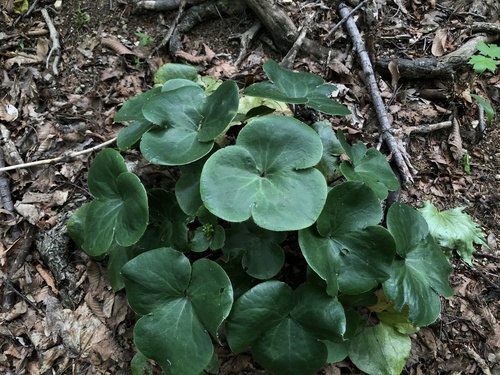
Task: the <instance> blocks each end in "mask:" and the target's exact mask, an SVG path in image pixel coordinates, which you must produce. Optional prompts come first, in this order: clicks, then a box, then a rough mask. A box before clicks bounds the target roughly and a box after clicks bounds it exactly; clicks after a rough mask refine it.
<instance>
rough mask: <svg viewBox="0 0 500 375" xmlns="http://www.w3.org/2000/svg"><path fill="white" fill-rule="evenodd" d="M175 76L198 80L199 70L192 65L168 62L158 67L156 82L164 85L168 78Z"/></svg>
mask: <svg viewBox="0 0 500 375" xmlns="http://www.w3.org/2000/svg"><path fill="white" fill-rule="evenodd" d="M175 78H183V79H187V80H190V81H196V80H197V79H198V72H197V71H196V68H195V67H193V66H191V65H186V64H175V63H168V64H164V65H162V66H160V68H158V70H157V71H156V73H155V76H154V83H155V84H159V85H163V84H164V83H165V82H167V81H168V80H171V79H175Z"/></svg>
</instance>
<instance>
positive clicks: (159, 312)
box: [122, 248, 233, 375]
mask: <svg viewBox="0 0 500 375" xmlns="http://www.w3.org/2000/svg"><path fill="white" fill-rule="evenodd" d="M122 273H123V276H124V277H125V286H126V289H127V297H128V300H129V303H130V306H131V307H132V309H133V310H134V311H135V312H136V313H137V314H139V315H142V317H141V318H140V319H139V320H138V321H137V323H136V326H135V329H134V338H135V342H136V345H137V347H138V349H139V350H140V351H141V352H142V353H143V354H144V355H145V356H146V357H148V358H151V359H154V360H155V361H156V362H157V363H158V364H159V365H160V366H161V367H162V368H163V370H164V371H165V373H167V374H174V375H175V374H182V375H199V374H200V372H201V371H202V370H203V369H204V368H205V367H206V366H207V365H208V364H209V363H210V361H211V359H212V355H213V350H214V349H213V344H212V341H211V339H210V336H209V334H208V333H207V331H208V332H209V333H210V334H211V335H212V337H214V338H215V339H217V340H218V338H217V330H218V328H219V326H220V325H221V323H222V321H223V320H224V319H225V318H226V317H227V315H228V314H229V311H230V310H231V306H232V298H233V292H232V287H231V282H230V281H229V278H228V277H227V275H226V273H225V272H224V270H223V269H222V268H221V267H220V266H219V265H218V264H217V263H215V262H212V261H210V260H207V259H200V260H198V261H196V262H195V263H194V264H193V266H192V267H191V265H190V264H189V260H188V259H187V258H186V257H185V256H184V255H183V254H182V253H180V252H178V251H176V250H173V249H170V248H161V249H156V250H151V251H148V252H146V253H143V254H140V255H139V256H137V257H135V258H134V259H132V260H131V261H129V262H128V263H127V264H126V265H125V266H124V267H123V268H122Z"/></svg>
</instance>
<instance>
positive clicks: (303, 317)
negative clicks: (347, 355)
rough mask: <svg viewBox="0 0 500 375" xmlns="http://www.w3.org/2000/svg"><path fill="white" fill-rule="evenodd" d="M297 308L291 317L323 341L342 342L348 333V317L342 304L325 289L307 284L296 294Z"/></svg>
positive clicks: (295, 307) (298, 289)
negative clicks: (346, 332)
mask: <svg viewBox="0 0 500 375" xmlns="http://www.w3.org/2000/svg"><path fill="white" fill-rule="evenodd" d="M294 295H295V306H294V308H293V310H292V312H291V313H290V316H291V317H292V318H293V319H295V320H296V321H297V322H298V323H300V325H302V327H303V328H305V329H306V330H308V331H309V332H310V333H312V334H313V336H314V337H315V338H319V339H321V340H341V339H343V336H344V333H345V331H346V324H347V323H346V316H345V312H344V308H343V307H342V305H341V304H340V302H339V301H338V300H337V299H336V298H333V297H331V296H329V295H328V294H327V293H326V292H325V290H324V289H323V288H320V287H318V286H317V285H314V284H310V283H306V284H302V285H300V286H299V287H298V288H297V289H296V290H295V292H294Z"/></svg>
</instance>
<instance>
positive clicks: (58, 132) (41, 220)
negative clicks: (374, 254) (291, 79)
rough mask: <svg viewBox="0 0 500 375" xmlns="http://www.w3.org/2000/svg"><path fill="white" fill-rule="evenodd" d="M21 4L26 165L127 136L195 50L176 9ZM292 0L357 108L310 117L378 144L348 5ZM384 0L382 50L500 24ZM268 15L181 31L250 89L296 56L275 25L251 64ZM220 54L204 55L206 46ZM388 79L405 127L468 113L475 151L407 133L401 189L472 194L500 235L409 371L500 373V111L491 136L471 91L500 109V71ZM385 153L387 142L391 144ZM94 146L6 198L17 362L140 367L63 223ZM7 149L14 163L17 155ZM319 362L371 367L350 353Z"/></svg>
mask: <svg viewBox="0 0 500 375" xmlns="http://www.w3.org/2000/svg"><path fill="white" fill-rule="evenodd" d="M11 3H12V2H10V1H6V2H4V3H3V4H2V5H1V6H0V81H1V84H0V124H1V125H3V126H4V127H5V128H6V129H7V130H8V131H9V132H10V135H9V136H6V135H4V134H2V147H4V153H5V144H6V140H7V139H9V140H10V141H11V144H12V143H13V144H14V145H15V148H16V149H17V150H18V151H19V156H20V157H21V158H22V161H24V162H30V161H37V160H45V159H50V158H56V157H61V156H66V155H68V154H70V153H71V152H75V151H80V150H83V149H88V148H91V147H94V146H97V145H99V144H102V143H103V142H105V141H107V140H110V139H112V138H113V137H115V136H116V135H117V133H118V132H119V130H120V128H121V125H120V124H115V123H114V122H113V117H114V115H115V114H116V112H117V110H118V108H119V107H120V105H121V104H122V103H123V102H124V101H126V100H127V99H129V98H130V97H132V96H134V95H136V94H138V93H141V92H143V91H145V90H147V89H148V88H149V87H151V84H152V76H153V74H154V72H155V71H156V69H157V68H158V67H159V66H161V65H162V64H164V63H166V62H169V61H179V62H185V61H186V60H185V59H182V58H180V57H176V56H172V55H171V54H170V53H169V51H168V49H167V48H166V47H161V46H160V42H161V41H162V39H163V38H164V36H165V35H166V34H167V32H168V31H169V28H170V27H171V25H172V23H173V21H174V19H175V17H176V16H177V10H173V11H170V12H134V9H133V4H132V2H131V1H130V0H114V1H109V0H106V1H105V0H95V1H78V0H63V2H62V6H61V7H60V8H57V9H54V2H53V1H38V3H37V2H30V5H33V4H35V3H37V4H35V7H34V10H33V11H32V12H31V13H30V14H29V15H28V16H24V17H20V16H19V15H17V14H15V13H14V12H13V11H12V9H11V8H10V5H12V4H11ZM278 3H280V5H281V6H282V7H283V8H285V9H286V11H287V13H288V14H289V16H290V17H291V19H292V20H293V21H294V23H295V24H296V25H297V26H301V25H302V24H303V23H304V22H306V20H307V19H308V17H311V18H312V20H313V21H312V22H310V23H308V27H309V30H308V34H307V36H308V37H309V38H310V39H313V40H316V41H318V42H319V43H321V44H322V45H324V46H327V47H328V48H330V49H331V52H332V53H331V58H330V59H329V60H328V61H321V60H318V59H317V58H315V57H312V56H307V55H302V54H300V53H299V55H298V56H297V58H296V59H295V61H294V68H295V69H297V70H302V71H311V72H313V73H316V74H319V75H321V76H322V77H324V78H325V79H326V80H327V81H329V82H332V83H335V84H338V85H339V86H342V87H345V88H346V92H345V94H343V96H342V97H340V98H339V99H338V100H339V101H341V102H342V103H344V104H345V105H347V106H349V108H350V109H351V111H352V112H353V116H349V117H347V118H330V117H325V116H321V115H319V114H317V113H306V114H302V117H303V119H304V121H307V120H308V119H309V120H317V119H319V118H321V119H325V120H328V121H330V122H331V123H332V126H333V127H334V128H336V129H338V128H340V129H342V130H343V131H344V132H345V133H346V134H349V137H350V139H351V140H352V141H356V140H362V141H363V142H365V143H367V144H368V145H369V146H378V145H379V132H378V130H377V125H376V118H375V115H374V113H373V111H372V109H371V104H370V99H369V96H368V95H367V92H366V90H365V83H364V79H363V76H362V71H361V69H360V65H359V63H358V61H357V59H356V58H355V54H354V52H353V51H352V43H351V41H350V40H349V38H348V37H347V35H346V33H345V32H344V31H343V28H342V27H341V28H339V29H338V30H337V31H336V32H335V33H333V34H332V36H331V37H330V38H327V35H328V33H329V31H330V30H331V28H332V27H333V26H334V25H335V24H336V23H337V22H338V21H339V16H338V14H337V12H336V6H335V4H333V2H330V1H324V2H323V1H320V0H311V1H310V2H301V1H291V0H290V1H278ZM369 3H371V2H369ZM378 3H379V8H378V18H377V21H374V20H370V19H369V17H368V18H367V14H368V15H369V13H368V12H364V13H362V15H361V18H360V20H359V24H360V26H361V28H362V30H365V31H366V32H365V37H366V40H367V44H368V47H369V52H370V53H371V54H372V55H373V56H374V57H375V58H381V57H393V58H418V57H432V56H439V54H446V53H449V52H452V51H454V50H456V49H458V48H460V47H461V46H462V45H463V44H464V43H465V42H466V41H467V39H468V38H470V37H471V34H472V32H471V31H470V28H468V25H470V24H471V23H472V22H474V21H483V22H491V23H495V22H496V25H497V26H498V24H499V23H498V14H499V13H498V9H496V10H495V9H490V11H488V6H492V7H495V4H493V5H491V4H490V3H491V2H487V1H484V4H482V3H481V2H478V1H475V2H460V1H456V2H454V1H443V2H436V1H411V2H410V1H389V0H382V1H379V2H378ZM493 3H494V2H493ZM488 4H490V5H488ZM110 5H112V7H111V6H110ZM480 5H481V6H483V8H480ZM474 7H475V8H474ZM43 8H46V9H48V14H49V16H50V17H51V19H52V21H53V24H54V26H55V28H56V30H57V34H58V36H59V38H60V43H61V51H60V56H61V59H60V62H59V64H58V71H57V74H55V72H54V71H53V68H52V63H53V61H54V57H55V54H56V53H57V52H54V53H53V54H52V56H50V60H49V64H48V65H46V58H47V57H48V56H49V51H50V48H51V45H52V41H51V38H50V36H49V34H48V32H47V31H48V28H47V25H46V22H45V21H44V18H43V17H42V14H41V12H40V9H43ZM484 8H485V9H484ZM480 12H483V13H482V14H483V15H482V16H481V13H480ZM363 17H364V18H363ZM254 20H255V16H254V15H253V14H252V13H251V11H250V10H244V11H242V12H241V13H239V14H238V15H234V16H232V17H229V16H225V15H221V16H220V17H219V18H216V19H211V20H202V22H200V23H199V24H198V25H197V26H195V27H194V28H193V29H192V30H190V31H189V32H187V33H185V35H183V37H182V40H181V41H182V47H183V49H182V50H183V51H184V52H185V53H186V54H187V55H184V57H185V58H187V60H190V61H191V62H192V63H195V65H197V67H198V68H199V71H200V73H201V74H210V75H214V76H216V77H218V78H222V79H225V78H232V79H235V80H236V81H237V82H238V84H239V85H240V87H243V86H244V85H245V84H246V83H248V82H252V81H254V80H259V79H262V78H264V75H263V73H262V70H261V66H262V64H263V62H265V60H266V59H268V58H273V59H276V60H280V59H281V58H283V55H282V53H280V52H278V50H277V49H276V48H275V46H273V44H272V41H271V39H272V38H271V36H270V35H268V34H267V33H266V32H265V31H261V32H260V34H259V36H258V37H257V38H256V39H255V40H254V41H253V42H252V43H251V44H250V45H249V50H248V52H247V54H245V56H244V58H243V60H242V62H241V64H239V65H236V64H235V61H236V59H237V58H238V55H239V53H240V49H241V46H240V40H239V39H238V38H237V37H238V35H240V34H241V33H243V32H245V31H246V30H247V29H248V28H250V26H251V25H252V23H253V22H254ZM372 22H376V25H375V26H373V24H372ZM138 32H139V33H143V34H144V35H145V36H147V37H151V38H153V40H152V41H148V43H147V45H145V46H140V45H139V44H140V41H141V40H142V39H143V37H141V36H137V35H136V33H138ZM233 37H234V38H233ZM110 40H112V41H113V42H112V43H111V44H110V43H109V41H110ZM212 52H213V53H212ZM207 54H208V55H209V57H208V58H206V59H202V60H204V61H202V62H201V63H196V59H195V57H196V56H197V57H200V56H205V55H207ZM211 55H213V56H211ZM210 56H211V57H210ZM377 79H378V83H379V87H380V90H381V93H382V96H383V97H384V100H385V101H386V107H387V109H388V112H389V114H390V118H391V120H392V123H393V127H394V128H395V130H396V132H397V131H399V130H400V131H404V130H405V129H407V128H408V127H411V126H421V125H429V124H434V123H439V122H443V121H448V120H449V118H450V116H451V115H454V118H455V119H456V120H457V121H458V123H459V128H458V132H457V131H455V133H454V134H455V140H456V137H457V135H458V137H459V139H460V140H461V147H462V153H463V152H465V151H466V152H467V153H468V154H469V156H470V172H469V173H468V172H466V171H465V169H464V163H463V158H462V154H460V155H459V156H458V157H457V154H456V147H457V144H456V142H453V141H450V138H449V137H450V134H451V133H452V129H451V128H446V129H442V130H439V131H434V132H430V133H428V134H414V133H412V134H411V135H410V136H407V137H405V142H406V144H407V150H408V153H409V155H410V157H411V162H412V164H413V166H414V167H415V169H416V171H417V173H416V174H415V175H414V183H412V184H408V185H405V186H404V187H403V189H402V192H401V200H402V201H404V202H407V203H409V204H411V205H413V206H415V207H417V206H419V205H420V204H421V203H422V202H425V201H430V202H432V203H434V204H435V205H436V206H438V207H439V208H440V209H448V208H452V207H457V206H465V207H466V209H465V211H466V212H467V213H468V214H470V215H471V216H472V218H473V219H474V220H475V221H476V222H477V223H479V224H480V226H481V228H482V230H483V233H484V235H485V238H486V239H487V242H488V244H489V246H490V247H489V248H486V247H479V246H478V247H477V253H476V254H475V257H474V260H473V263H474V267H473V268H472V267H469V266H468V265H466V264H465V263H464V262H463V261H461V260H460V259H459V258H458V257H456V258H454V259H453V266H454V272H453V275H452V278H451V284H452V286H453V287H454V289H455V296H453V297H451V298H447V299H443V300H442V314H441V317H440V318H439V319H438V321H437V322H435V323H434V324H432V325H431V326H429V327H425V328H422V329H421V330H420V331H419V332H418V333H417V334H415V335H414V337H413V340H412V343H413V346H412V352H411V356H410V358H409V360H408V363H407V366H406V367H405V369H404V373H407V374H500V323H499V319H500V278H499V275H500V273H499V268H500V251H499V248H498V245H497V241H498V238H499V236H500V220H499V219H500V212H499V206H500V205H499V188H498V186H499V183H500V153H499V151H498V144H499V141H500V130H499V120H498V116H497V117H496V118H495V119H494V120H493V122H492V123H491V124H487V125H486V127H485V129H484V132H482V133H481V132H480V131H479V130H478V127H477V125H476V124H477V120H478V110H477V103H475V101H474V100H472V99H471V97H470V94H478V95H481V96H483V97H484V98H485V99H487V100H488V101H489V102H490V103H491V104H492V105H493V107H496V108H500V76H499V74H498V70H497V73H496V74H492V73H488V72H486V73H484V74H481V75H478V74H474V73H473V71H472V69H471V67H470V66H469V65H467V64H464V66H463V67H461V68H460V69H458V70H457V71H456V72H455V74H454V75H453V76H447V77H438V78H432V79H430V78H422V79H419V80H410V79H404V78H401V79H400V80H399V81H394V79H392V82H391V77H390V76H383V75H382V76H379V77H377ZM8 105H11V106H12V107H14V108H15V109H16V110H17V112H18V113H17V117H16V116H14V115H12V116H11V115H9V113H10V112H9V111H10V108H12V107H8ZM3 107H4V108H5V111H2V108H3ZM7 109H9V111H8V110H7ZM7 112H9V113H7ZM398 129H399V130H398ZM382 151H383V152H386V150H385V148H384V146H382ZM93 155H94V153H89V154H84V155H81V156H77V157H73V158H65V159H63V160H62V161H59V162H56V163H53V164H44V165H40V166H36V167H30V168H25V169H22V170H13V171H9V172H7V173H5V174H4V177H7V178H8V181H9V188H10V192H11V195H12V199H13V202H14V205H15V212H14V215H13V216H12V215H9V213H8V212H7V211H6V210H5V207H3V210H2V211H1V212H0V214H1V215H2V218H1V221H0V231H1V236H0V276H1V279H0V286H1V288H2V297H3V310H2V313H1V315H0V348H1V350H0V373H2V374H49V373H50V374H126V373H130V370H129V364H130V360H131V358H132V357H133V355H134V353H135V349H134V345H133V341H132V329H133V323H134V316H133V314H132V313H131V311H130V310H129V309H128V306H127V303H126V298H125V296H124V294H123V293H116V294H115V293H113V292H112V290H111V287H110V286H109V281H108V279H107V275H106V267H105V261H104V262H103V263H99V262H96V261H94V260H90V259H89V258H88V257H86V256H85V255H84V254H83V253H82V252H81V251H80V250H79V249H75V248H74V245H73V244H72V242H71V241H70V240H69V238H68V237H67V235H66V233H65V229H64V228H65V227H64V223H65V221H66V219H67V217H69V215H70V214H71V212H72V211H73V210H75V209H76V208H77V207H79V206H80V205H81V204H83V203H84V202H85V201H87V200H89V199H90V194H89V193H88V190H87V187H86V173H87V170H88V166H89V164H90V162H91V160H92V158H93ZM8 156H9V155H7V157H6V158H5V163H6V164H7V165H9V164H18V162H16V161H18V160H17V159H15V160H11V159H8ZM126 158H127V160H128V161H129V162H130V163H135V162H137V161H138V160H139V157H138V155H137V153H135V152H134V151H130V152H128V153H126ZM148 168H149V167H145V168H144V171H145V172H143V175H144V176H146V177H147V178H148V179H149V181H158V180H159V178H158V173H157V171H155V170H154V169H148ZM151 176H153V177H151ZM9 283H11V284H9ZM12 289H14V290H15V292H12ZM217 350H218V352H219V354H220V358H221V359H222V363H221V373H222V374H266V372H265V371H264V370H262V369H261V368H260V367H259V366H258V365H257V364H256V363H255V362H254V361H253V360H252V358H251V356H250V354H249V353H243V354H239V355H232V354H230V352H229V351H228V350H227V348H226V347H220V348H218V349H217ZM320 373H321V374H344V373H346V374H347V373H349V374H354V373H360V372H359V370H357V369H356V368H355V367H354V366H353V365H352V364H351V363H349V362H348V361H345V362H341V363H338V364H335V365H329V366H327V367H325V369H323V370H322V372H320Z"/></svg>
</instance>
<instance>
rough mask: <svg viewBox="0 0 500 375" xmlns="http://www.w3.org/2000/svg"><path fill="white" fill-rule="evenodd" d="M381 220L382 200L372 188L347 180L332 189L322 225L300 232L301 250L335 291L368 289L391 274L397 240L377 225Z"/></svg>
mask: <svg viewBox="0 0 500 375" xmlns="http://www.w3.org/2000/svg"><path fill="white" fill-rule="evenodd" d="M381 218H382V209H381V206H380V202H379V200H378V199H377V197H376V196H375V194H374V193H373V191H372V190H371V189H370V188H369V187H368V186H366V185H365V184H363V183H360V182H344V183H342V184H340V185H337V186H336V187H334V188H333V189H332V190H330V192H329V193H328V198H327V201H326V204H325V208H324V209H323V212H322V213H321V215H320V217H319V218H318V222H317V229H316V228H314V226H313V227H310V228H307V229H304V230H301V231H300V232H299V244H300V248H301V250H302V253H303V254H304V257H305V258H306V261H307V263H308V264H309V266H310V267H311V268H312V269H313V270H314V271H315V272H316V273H317V274H318V275H319V276H320V277H321V278H322V279H323V280H325V281H326V282H327V291H328V293H329V294H330V295H332V296H336V295H337V293H338V290H341V291H342V292H344V293H346V294H360V293H363V292H367V291H369V290H370V289H372V288H373V287H375V286H377V285H378V284H379V283H380V282H382V281H384V280H386V279H388V278H389V270H390V266H391V263H392V260H393V259H394V255H395V244H394V239H393V238H392V236H391V235H390V233H389V232H388V231H387V230H386V229H384V228H382V227H380V226H376V224H378V223H379V222H380V220H381Z"/></svg>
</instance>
